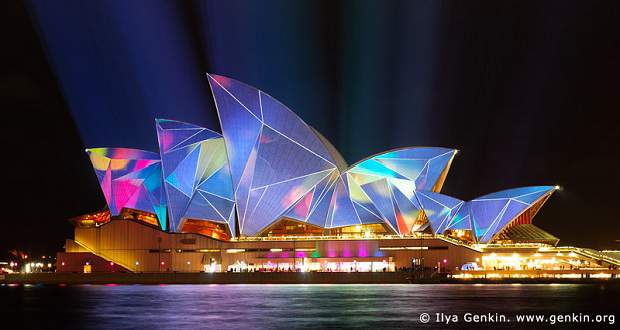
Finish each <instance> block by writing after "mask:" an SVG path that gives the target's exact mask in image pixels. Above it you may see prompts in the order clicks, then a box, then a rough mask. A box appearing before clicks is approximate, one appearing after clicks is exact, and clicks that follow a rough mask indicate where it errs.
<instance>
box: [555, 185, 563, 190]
mask: <svg viewBox="0 0 620 330" xmlns="http://www.w3.org/2000/svg"><path fill="white" fill-rule="evenodd" d="M553 188H555V190H560V189H562V187H560V185H557V184H556V185H555V187H553Z"/></svg>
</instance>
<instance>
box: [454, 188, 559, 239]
mask: <svg viewBox="0 0 620 330" xmlns="http://www.w3.org/2000/svg"><path fill="white" fill-rule="evenodd" d="M557 189H558V188H557V187H555V186H533V187H522V188H514V189H507V190H502V191H498V192H495V193H491V194H488V195H484V196H481V197H478V198H476V199H473V200H471V201H469V202H467V203H466V205H464V206H463V207H461V209H460V210H459V211H458V214H457V215H456V216H455V217H454V218H453V219H452V220H451V223H450V224H449V225H448V226H447V228H446V229H451V230H456V229H462V230H471V231H472V232H473V233H474V234H475V238H476V240H477V241H478V242H480V243H488V242H490V241H492V240H493V238H495V236H496V235H497V234H498V233H499V232H500V231H502V229H504V228H505V227H506V226H507V225H509V224H510V223H511V222H512V221H513V220H515V219H517V218H518V217H519V215H521V214H522V213H524V212H526V211H528V210H530V209H532V208H536V210H535V211H536V212H537V211H538V209H539V208H540V207H541V206H542V204H543V203H544V202H545V201H546V200H547V198H548V197H549V196H550V195H551V194H553V192H555V191H556V190H557ZM534 215H535V212H534V214H532V215H531V216H530V217H529V218H528V219H529V221H531V218H532V217H533V216H534Z"/></svg>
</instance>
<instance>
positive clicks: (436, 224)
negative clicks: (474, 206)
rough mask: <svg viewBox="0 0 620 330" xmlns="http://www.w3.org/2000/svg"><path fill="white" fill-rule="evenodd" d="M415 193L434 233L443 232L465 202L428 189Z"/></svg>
mask: <svg viewBox="0 0 620 330" xmlns="http://www.w3.org/2000/svg"><path fill="white" fill-rule="evenodd" d="M416 195H417V196H418V200H419V201H420V204H421V205H422V209H424V213H425V214H426V217H427V218H428V220H429V222H430V225H431V229H432V230H433V232H434V233H436V234H443V232H444V231H445V230H446V227H447V226H448V224H449V223H450V221H451V220H452V218H454V217H455V216H456V214H457V213H458V212H459V210H460V208H461V206H463V204H464V203H465V202H463V201H462V200H460V199H457V198H454V197H450V196H447V195H443V194H438V193H434V192H430V191H419V192H417V193H416Z"/></svg>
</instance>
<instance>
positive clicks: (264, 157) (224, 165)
mask: <svg viewBox="0 0 620 330" xmlns="http://www.w3.org/2000/svg"><path fill="white" fill-rule="evenodd" d="M207 80H208V82H209V85H210V87H211V92H212V94H213V99H214V101H215V105H216V109H217V114H218V118H219V121H220V126H221V129H222V133H221V134H220V133H217V132H214V131H211V130H209V129H206V128H204V127H200V126H196V125H193V124H189V123H184V122H180V121H175V120H167V119H157V120H156V128H157V138H158V141H159V155H157V154H155V153H152V152H147V151H141V150H135V149H125V148H99V149H91V150H88V152H89V155H90V159H91V162H92V164H93V168H94V169H95V172H96V174H97V178H98V180H99V184H100V186H101V189H102V191H103V194H104V196H105V199H106V202H107V203H108V207H109V209H110V211H111V213H112V214H113V215H116V214H118V213H120V211H121V209H122V208H123V207H130V208H136V209H140V210H144V211H147V212H153V213H155V214H156V215H157V217H158V219H159V221H160V225H161V228H162V229H164V230H170V231H181V229H182V228H183V223H184V221H186V220H187V219H192V220H207V221H213V222H218V223H222V224H226V225H227V226H228V228H229V230H230V233H231V236H232V237H235V236H256V235H260V234H261V233H262V232H263V231H264V230H265V229H266V228H268V227H269V226H270V225H272V224H273V223H274V222H276V221H278V220H280V219H281V218H282V217H287V218H290V219H294V220H297V221H300V222H307V223H309V224H313V225H315V226H319V227H322V228H337V227H345V226H354V225H365V224H382V225H383V226H384V228H385V229H386V230H387V231H389V232H391V233H393V234H398V235H407V234H411V233H413V232H419V231H425V230H427V229H428V228H430V230H431V231H432V232H433V233H435V234H443V233H444V232H445V231H446V230H470V231H471V232H472V236H473V237H474V239H475V240H477V241H478V242H481V243H486V242H489V241H491V240H493V239H494V238H495V236H496V235H497V234H498V233H499V232H500V231H501V230H502V229H503V228H505V227H506V226H508V225H509V224H510V223H512V222H513V220H515V219H517V218H519V219H520V220H519V223H521V221H531V218H532V217H533V216H534V215H535V214H536V212H537V211H538V209H539V208H540V207H541V206H542V204H543V203H544V202H545V201H546V200H547V198H548V197H549V196H550V195H551V194H552V193H553V191H554V190H555V189H557V188H556V187H552V186H535V187H524V188H516V189H509V190H504V191H499V192H496V193H492V194H488V195H485V196H482V197H478V198H476V199H474V200H471V201H467V202H464V201H462V200H459V199H456V198H453V197H450V196H447V195H443V194H440V191H441V188H442V186H443V183H444V180H445V178H446V176H447V173H448V171H449V169H450V166H451V163H452V160H453V159H454V157H455V155H456V153H457V150H456V149H448V148H434V147H411V148H400V149H394V150H390V151H386V152H383V153H380V154H377V155H374V156H371V157H368V158H366V159H363V160H361V161H359V162H357V163H355V164H353V165H352V166H348V165H347V163H346V162H345V161H344V159H343V158H342V156H341V155H340V153H339V152H338V151H337V150H336V148H334V146H333V145H332V144H331V143H330V142H329V141H328V140H327V139H326V138H325V137H324V136H322V135H321V134H320V133H319V132H317V131H316V130H314V129H313V128H312V127H310V126H309V125H308V124H306V123H305V122H304V121H303V120H302V119H301V118H299V117H298V116H297V115H296V114H295V113H293V112H292V111H291V110H290V109H288V108H287V107H286V106H285V105H283V104H282V103H280V102H279V101H278V100H276V99H275V98H273V97H271V96H269V95H268V94H266V93H264V92H262V91H260V90H258V89H256V88H254V87H252V86H249V85H246V84H244V83H241V82H239V81H236V80H233V79H230V78H227V77H223V76H218V75H212V74H207ZM528 210H530V212H529V213H527V214H524V212H526V211H528ZM521 215H524V216H523V217H520V216H521ZM167 216H169V221H167ZM168 222H169V226H167V223H168Z"/></svg>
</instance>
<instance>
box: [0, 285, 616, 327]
mask: <svg viewBox="0 0 620 330" xmlns="http://www.w3.org/2000/svg"><path fill="white" fill-rule="evenodd" d="M619 297H620V290H619V288H618V286H611V285H556V286H553V285H153V286H145V285H101V286H98V285H81V286H71V285H69V286H64V287H61V286H40V285H39V286H18V287H9V286H2V287H0V301H2V302H0V307H1V308H2V311H3V313H4V314H5V315H3V319H7V318H9V319H13V320H16V321H18V323H17V324H16V325H17V326H18V327H23V328H85V327H88V328H95V329H126V328H141V329H144V328H177V329H183V328H196V327H197V326H198V327H209V328H211V327H213V328H236V329H239V328H245V327H248V326H252V327H261V328H291V327H293V328H300V327H308V328H309V327H313V328H316V327H363V328H368V327H382V328H389V327H402V326H420V325H421V324H420V323H419V322H418V317H419V315H420V313H430V314H431V315H434V313H437V312H445V313H456V314H463V313H466V312H475V313H486V312H492V313H493V312H500V313H509V314H513V313H524V312H536V313H564V312H577V313H579V312H582V313H585V312H592V311H593V312H598V313H603V312H605V311H607V312H609V313H613V312H615V309H614V306H618V303H619V302H620V298H619ZM425 326H426V327H436V328H445V325H442V324H434V323H433V322H431V323H429V324H427V325H425ZM450 326H451V327H454V328H464V327H467V326H468V325H467V324H463V323H459V324H453V325H450ZM533 326H536V325H528V328H531V327H533ZM539 326H541V327H542V325H539ZM503 327H509V328H510V327H518V326H517V324H504V325H503ZM521 327H523V325H521Z"/></svg>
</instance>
